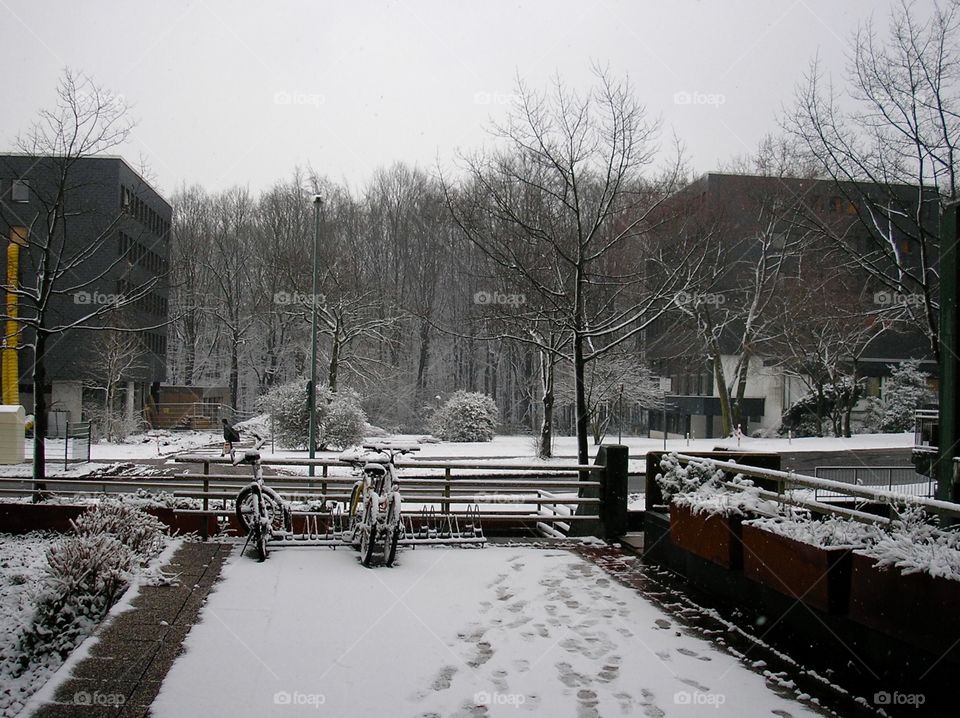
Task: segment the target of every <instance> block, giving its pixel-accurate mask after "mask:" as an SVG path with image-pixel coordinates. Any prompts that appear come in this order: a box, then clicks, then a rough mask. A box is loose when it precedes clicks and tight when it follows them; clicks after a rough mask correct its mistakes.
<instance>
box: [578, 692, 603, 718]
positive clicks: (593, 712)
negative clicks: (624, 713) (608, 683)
mask: <svg viewBox="0 0 960 718" xmlns="http://www.w3.org/2000/svg"><path fill="white" fill-rule="evenodd" d="M599 703H600V698H598V697H597V693H596V691H592V690H590V689H589V688H581V689H580V690H579V691H577V718H594V717H596V718H599V716H600V711H599V710H597V705H598V704H599Z"/></svg>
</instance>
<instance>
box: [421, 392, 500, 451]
mask: <svg viewBox="0 0 960 718" xmlns="http://www.w3.org/2000/svg"><path fill="white" fill-rule="evenodd" d="M499 420H500V414H499V412H498V411H497V405H496V404H494V402H493V399H491V398H490V397H489V396H487V395H486V394H481V393H478V392H469V391H463V390H460V391H458V392H456V393H454V395H453V396H451V397H450V398H449V399H448V400H447V402H446V403H445V404H444V405H443V406H441V407H440V408H439V409H437V410H436V411H435V412H434V414H433V416H432V417H431V420H430V430H431V431H432V432H433V433H434V435H435V436H438V437H440V438H441V439H443V440H444V441H491V440H492V439H493V435H494V432H495V431H496V428H497V424H498V423H499Z"/></svg>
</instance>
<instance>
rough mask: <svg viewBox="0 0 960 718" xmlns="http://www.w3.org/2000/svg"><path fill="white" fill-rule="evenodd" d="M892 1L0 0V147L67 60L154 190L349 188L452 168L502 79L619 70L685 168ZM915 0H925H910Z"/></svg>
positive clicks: (738, 141) (764, 114) (721, 145)
mask: <svg viewBox="0 0 960 718" xmlns="http://www.w3.org/2000/svg"><path fill="white" fill-rule="evenodd" d="M891 4H892V2H891V0H842V1H840V0H796V1H795V2H793V1H791V0H735V1H734V0H712V1H708V0H702V1H699V2H698V1H695V0H672V1H670V2H667V1H666V0H664V1H663V2H651V1H641V0H633V1H630V2H627V1H618V0H591V1H588V0H579V1H578V2H574V1H572V0H549V2H548V1H547V0H543V1H540V2H529V1H528V2H503V1H498V0H486V1H481V0H474V1H472V2H453V1H451V0H400V1H399V2H386V1H369V2H319V1H316V2H306V1H303V2H289V1H283V0H281V1H275V0H271V1H270V2H256V3H253V2H240V1H238V0H232V1H231V0H196V1H194V2H182V1H180V0H164V2H153V3H146V2H106V1H91V0H84V2H77V1H75V0H69V1H64V0H60V1H58V2H52V1H49V0H47V1H41V0H0V27H3V29H4V38H3V43H2V44H0V59H2V67H3V69H4V75H5V77H6V80H5V82H4V86H5V88H6V92H4V93H3V94H4V98H3V104H2V111H0V148H3V149H13V148H14V143H15V138H16V136H17V134H18V133H19V132H21V131H22V130H24V129H25V128H26V127H27V126H28V125H29V123H30V122H31V120H32V119H33V118H34V117H35V116H36V113H37V111H38V110H39V109H40V108H43V107H50V106H52V105H53V103H54V89H55V87H56V83H57V80H58V77H59V76H60V74H61V72H62V70H63V68H64V67H69V68H71V69H73V70H75V71H82V72H84V73H87V74H89V75H91V76H92V77H93V78H94V79H95V81H96V82H97V83H98V84H100V85H102V86H105V87H107V88H109V89H110V90H111V91H112V92H114V93H116V94H118V95H122V96H123V97H124V98H125V99H126V101H127V102H128V103H129V104H130V105H131V106H132V108H133V109H132V114H133V117H134V118H135V120H136V121H137V126H136V128H135V130H134V133H133V135H132V137H131V140H130V142H128V144H127V145H125V146H124V147H123V148H121V150H120V154H122V155H123V156H125V157H126V158H127V159H128V161H129V162H130V163H131V164H133V165H134V166H136V165H137V164H139V162H140V158H141V156H142V157H143V159H144V160H146V162H147V163H148V165H149V167H150V168H151V170H152V171H153V174H154V175H155V180H156V184H157V185H158V186H159V188H160V189H161V191H162V192H164V193H165V194H166V195H167V196H169V195H170V194H172V192H173V191H174V190H175V189H176V188H177V187H179V186H180V185H181V184H183V183H186V184H193V183H200V184H202V185H204V186H205V187H206V188H207V189H210V190H219V189H223V188H225V187H229V186H231V185H234V184H240V185H247V186H249V187H250V188H251V189H252V190H254V191H258V190H261V189H264V188H266V187H268V186H269V185H271V184H272V183H273V182H275V181H277V180H280V179H285V178H287V177H288V176H289V175H290V173H291V171H292V169H293V168H294V167H295V166H297V165H300V166H302V167H306V166H308V165H309V166H312V167H313V168H314V169H316V170H317V171H319V172H320V173H322V174H326V175H328V176H329V177H330V178H332V179H335V180H341V181H347V182H349V183H350V184H351V185H352V186H353V187H354V189H356V188H358V187H359V186H360V185H362V184H363V183H364V182H365V181H366V180H367V178H369V177H370V175H371V173H372V172H373V171H374V170H375V169H376V168H377V167H379V166H384V165H389V164H390V163H392V162H394V161H397V160H402V161H405V162H408V163H412V164H417V165H419V166H421V167H424V168H427V169H430V168H433V167H435V166H436V164H437V162H438V161H439V162H440V163H442V164H443V165H444V166H445V167H447V166H449V165H450V163H451V161H452V160H453V158H454V157H455V153H456V150H457V149H458V148H460V149H470V148H473V147H477V146H478V145H480V144H481V143H482V142H483V141H484V139H485V133H484V128H485V126H487V125H488V122H489V119H490V118H491V117H497V116H502V114H503V113H505V112H506V111H507V109H508V107H509V103H510V102H511V101H512V97H513V93H514V90H515V78H516V76H517V75H519V76H521V77H522V78H523V79H524V80H525V81H526V82H528V83H529V84H531V85H532V86H534V87H543V86H545V84H546V83H547V82H548V81H549V80H550V78H551V77H552V76H553V75H554V74H557V73H558V74H559V75H560V76H561V77H562V78H563V79H564V81H565V82H567V83H568V84H569V85H570V86H572V87H575V88H576V87H586V86H588V85H589V84H590V80H591V75H590V65H591V63H592V62H597V63H600V64H603V65H607V66H609V68H610V69H611V70H612V72H613V73H614V74H615V75H629V76H630V78H631V81H632V83H633V85H634V88H635V91H636V93H637V95H638V97H639V98H640V99H641V101H642V102H643V103H644V104H645V105H646V106H647V108H648V110H649V112H650V113H651V114H652V115H654V116H661V117H662V118H663V120H664V123H665V128H666V130H667V132H668V133H670V132H675V133H676V134H677V135H678V136H679V137H680V139H681V140H682V141H683V142H684V143H685V144H686V147H687V149H688V152H689V157H690V160H691V162H692V164H693V166H694V168H695V169H696V170H697V171H699V172H704V171H707V170H710V169H715V168H716V167H717V165H718V163H722V162H725V161H728V160H729V159H731V158H732V157H734V156H736V155H738V154H742V153H744V152H746V151H748V150H751V149H753V148H754V147H755V145H756V143H757V141H758V139H759V138H760V137H761V136H762V135H763V134H764V133H766V132H769V131H770V130H772V129H774V128H775V122H776V116H777V113H778V112H779V110H780V108H781V107H782V106H783V105H784V104H785V103H789V101H790V98H791V97H792V94H793V88H794V85H795V83H796V82H797V81H798V80H799V79H800V78H801V76H802V74H803V72H804V71H805V69H806V68H807V65H808V63H809V61H810V59H811V58H812V57H813V56H814V55H815V54H819V56H820V59H821V60H822V62H823V64H824V66H825V67H827V68H828V69H830V70H832V71H833V72H834V73H836V74H838V75H839V74H841V73H842V72H843V71H844V67H845V65H846V52H847V49H848V45H849V39H850V36H851V35H852V33H853V32H854V31H855V30H856V28H857V25H858V23H860V22H861V21H863V20H865V19H867V18H868V17H869V16H870V13H874V15H875V19H876V21H877V22H878V24H879V25H882V26H883V25H885V24H886V18H887V16H888V13H889V8H890V7H891ZM920 4H921V5H923V4H929V3H928V2H927V3H925V2H921V3H920Z"/></svg>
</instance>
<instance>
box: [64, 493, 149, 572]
mask: <svg viewBox="0 0 960 718" xmlns="http://www.w3.org/2000/svg"><path fill="white" fill-rule="evenodd" d="M70 525H71V526H72V527H73V531H74V533H76V534H77V536H93V537H95V536H99V535H102V534H108V535H110V536H112V537H113V538H115V539H117V540H118V541H120V543H122V544H123V545H124V546H126V547H127V548H128V549H130V551H132V552H133V553H134V554H136V555H137V556H140V557H141V558H144V559H149V558H153V557H154V556H158V555H159V554H160V551H162V550H163V537H164V535H165V534H166V526H164V524H163V523H162V522H161V521H160V519H158V518H157V517H156V516H151V515H150V514H148V513H146V512H144V511H140V510H139V509H136V508H134V507H132V506H130V505H129V504H123V503H120V502H114V501H104V502H102V503H101V504H100V505H99V506H97V507H95V508H94V509H93V510H91V511H86V512H84V513H83V514H81V515H80V516H79V517H78V518H77V520H76V521H71V522H70Z"/></svg>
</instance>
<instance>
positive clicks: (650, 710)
mask: <svg viewBox="0 0 960 718" xmlns="http://www.w3.org/2000/svg"><path fill="white" fill-rule="evenodd" d="M640 695H641V698H640V706H641V707H642V708H643V714H644V715H645V716H647V718H663V717H664V716H665V715H666V713H664V712H663V710H662V709H661V708H660V706H658V705H657V704H656V703H654V702H653V699H654V698H655V697H656V696H654V695H653V692H651V691H648V690H647V689H646V688H644V689H642V690H641V691H640Z"/></svg>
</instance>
